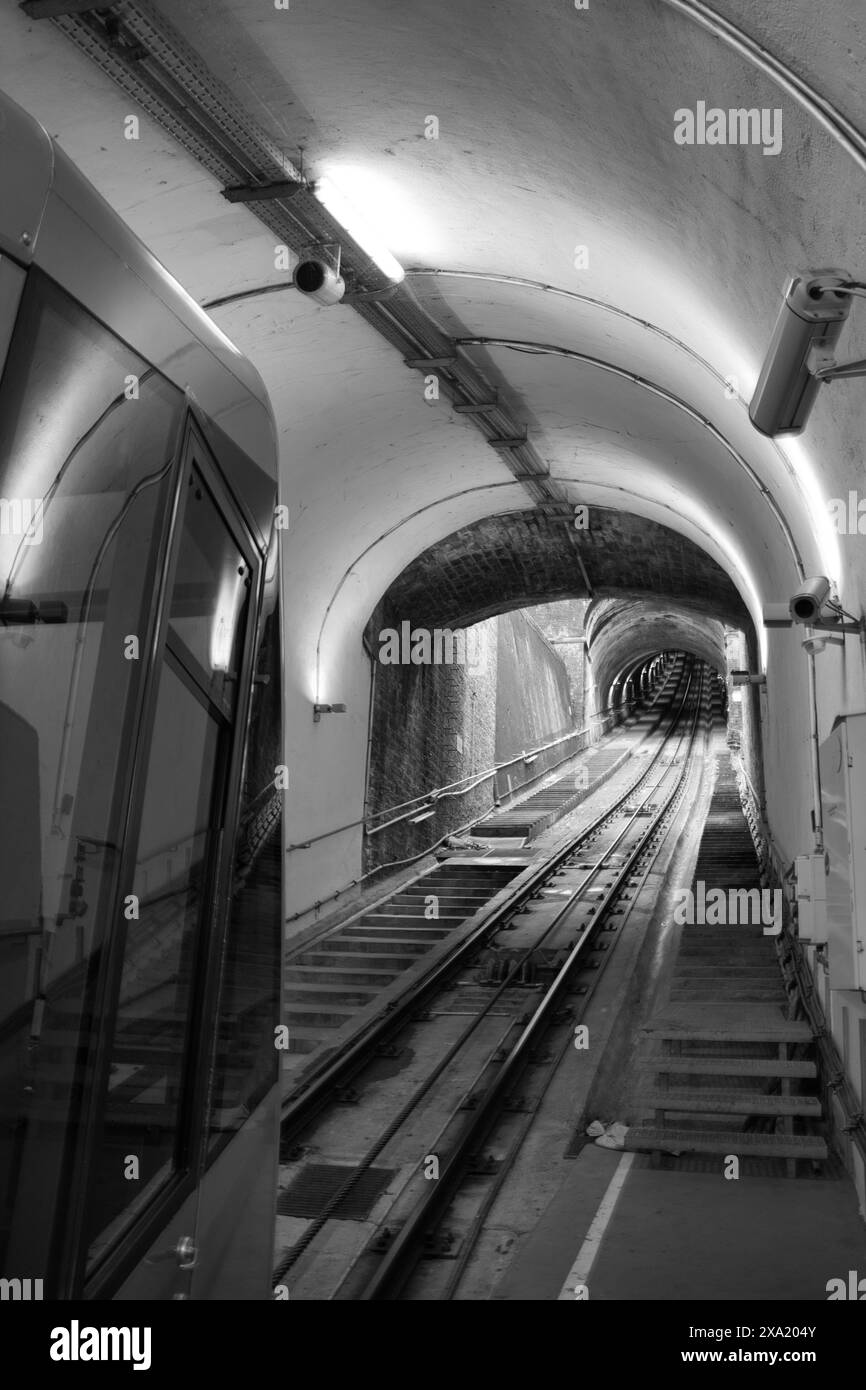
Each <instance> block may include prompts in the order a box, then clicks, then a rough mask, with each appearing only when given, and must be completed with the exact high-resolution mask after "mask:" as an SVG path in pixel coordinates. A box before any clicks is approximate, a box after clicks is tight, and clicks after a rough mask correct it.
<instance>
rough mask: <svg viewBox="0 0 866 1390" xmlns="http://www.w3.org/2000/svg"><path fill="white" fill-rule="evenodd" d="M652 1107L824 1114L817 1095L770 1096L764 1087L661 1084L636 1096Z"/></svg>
mask: <svg viewBox="0 0 866 1390" xmlns="http://www.w3.org/2000/svg"><path fill="white" fill-rule="evenodd" d="M636 1103H637V1104H638V1105H645V1106H646V1107H647V1108H648V1109H651V1110H668V1111H671V1112H674V1113H680V1114H687V1113H693V1114H696V1115H808V1116H810V1117H811V1118H812V1119H813V1120H820V1118H821V1102H820V1100H818V1098H817V1096H768V1095H765V1094H764V1092H763V1091H714V1090H709V1089H708V1090H705V1091H690V1090H688V1089H687V1088H686V1087H683V1088H682V1089H678V1088H677V1087H673V1088H670V1087H665V1088H661V1087H658V1088H656V1089H655V1090H648V1091H643V1092H642V1093H641V1094H640V1095H639V1096H637V1097H636Z"/></svg>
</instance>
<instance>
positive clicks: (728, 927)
mask: <svg viewBox="0 0 866 1390" xmlns="http://www.w3.org/2000/svg"><path fill="white" fill-rule="evenodd" d="M771 925H772V923H771V922H766V923H762V922H731V923H728V924H725V923H724V922H720V923H718V924H715V925H711V924H710V923H709V922H707V923H702V922H694V923H689V922H686V923H684V925H683V932H682V936H681V937H680V941H681V942H682V943H684V942H686V941H714V942H715V941H719V942H724V941H731V940H733V941H736V940H740V941H764V940H766V941H769V940H770V937H769V936H768V937H765V936H764V927H765V926H768V927H769V926H771Z"/></svg>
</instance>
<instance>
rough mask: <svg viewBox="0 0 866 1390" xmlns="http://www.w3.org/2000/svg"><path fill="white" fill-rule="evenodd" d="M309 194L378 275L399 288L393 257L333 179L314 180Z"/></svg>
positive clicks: (398, 270) (401, 272)
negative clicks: (353, 242)
mask: <svg viewBox="0 0 866 1390" xmlns="http://www.w3.org/2000/svg"><path fill="white" fill-rule="evenodd" d="M313 192H314V193H315V195H316V197H317V198H318V200H319V202H320V203H321V204H322V206H323V207H324V208H326V209H327V210H328V212H329V213H330V214H331V216H332V217H333V218H334V221H335V222H339V224H340V226H341V227H343V228H345V230H346V231H347V232H348V233H349V236H350V237H351V238H352V240H353V241H356V242H357V243H358V245H359V246H360V247H361V248H362V250H364V251H366V253H367V255H368V256H369V257H370V259H371V260H372V261H375V263H376V265H377V266H378V267H379V269H380V270H381V272H382V274H383V275H387V277H388V279H389V280H392V281H393V282H394V283H395V284H399V283H400V281H401V280H402V279H403V277H404V275H405V271H404V270H403V267H402V266H401V264H400V262H399V261H398V260H397V259H396V257H395V256H392V254H391V252H390V251H389V250H388V248H387V246H386V245H385V243H384V241H383V240H382V238H381V237H380V235H379V233H378V232H377V231H376V229H375V228H374V227H372V226H371V225H370V223H369V222H368V221H367V219H366V218H365V217H364V216H362V214H361V213H360V212H358V210H357V208H356V207H355V206H354V204H353V203H352V202H351V201H350V200H349V199H348V198H347V197H346V195H345V194H344V193H342V192H341V190H340V189H339V188H338V187H337V186H336V184H335V183H334V181H333V179H330V178H328V177H327V176H325V177H323V178H321V179H317V180H316V182H315V184H314V185H313Z"/></svg>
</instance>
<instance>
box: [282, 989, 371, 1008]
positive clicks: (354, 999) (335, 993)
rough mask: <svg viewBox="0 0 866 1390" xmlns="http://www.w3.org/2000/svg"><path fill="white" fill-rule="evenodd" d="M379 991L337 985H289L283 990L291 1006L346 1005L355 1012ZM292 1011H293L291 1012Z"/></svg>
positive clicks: (284, 996)
mask: <svg viewBox="0 0 866 1390" xmlns="http://www.w3.org/2000/svg"><path fill="white" fill-rule="evenodd" d="M378 992H379V991H378V990H377V989H375V988H374V989H366V990H365V989H353V990H349V989H346V988H345V987H343V988H342V989H341V988H340V986H339V985H338V984H336V983H333V984H321V985H312V984H303V985H288V986H286V988H285V989H284V990H283V998H284V999H285V1000H286V1002H287V1003H288V1004H290V1005H293V1004H302V1003H305V1002H307V1001H308V1002H309V1003H310V1004H338V1005H340V1004H344V1005H346V1007H347V1008H348V1009H349V1010H351V1011H352V1012H354V1011H355V1010H356V1009H361V1008H363V1007H364V1006H365V1005H366V1004H369V1003H370V1001H371V1000H372V999H375V998H376V995H377V994H378ZM290 1011H291V1010H290Z"/></svg>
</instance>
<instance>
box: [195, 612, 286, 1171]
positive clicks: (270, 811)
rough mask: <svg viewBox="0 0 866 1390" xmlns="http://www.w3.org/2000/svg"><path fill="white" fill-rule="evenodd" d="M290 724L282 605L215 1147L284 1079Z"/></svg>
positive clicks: (262, 671)
mask: <svg viewBox="0 0 866 1390" xmlns="http://www.w3.org/2000/svg"><path fill="white" fill-rule="evenodd" d="M280 730H281V693H280V615H279V606H278V605H277V604H274V605H273V607H272V609H271V612H270V614H269V615H268V617H267V618H266V620H265V621H264V623H263V629H262V635H261V641H260V643H259V655H258V663H257V671H256V682H255V684H254V686H253V706H252V712H251V717H250V728H249V734H248V737H247V740H246V748H247V757H246V765H245V768H244V780H243V796H242V807H241V818H240V825H239V829H238V835H237V840H236V846H235V859H234V865H233V876H232V885H231V896H230V912H229V923H228V935H227V941H226V949H225V953H224V960H223V969H222V987H221V991H220V1004H219V1021H218V1026H217V1054H216V1065H215V1068H214V1084H213V1091H212V1102H211V1116H210V1128H211V1134H210V1148H211V1152H212V1153H215V1152H216V1150H217V1149H218V1148H219V1146H220V1142H221V1140H222V1139H223V1138H224V1136H226V1135H227V1134H231V1133H233V1132H234V1130H236V1129H238V1128H239V1127H240V1126H241V1124H243V1122H244V1120H245V1119H246V1118H247V1116H248V1115H250V1114H251V1113H252V1111H253V1110H254V1109H255V1107H256V1105H257V1104H258V1103H259V1101H260V1100H261V1099H262V1098H263V1096H264V1095H265V1094H266V1093H267V1092H268V1091H269V1090H270V1088H271V1087H272V1086H273V1085H274V1084H275V1083H276V1081H277V1078H278V1065H277V1059H278V1057H279V1053H278V1052H277V1050H276V1048H275V1047H274V1027H275V1025H276V1024H277V1023H278V1022H279V1016H278V1007H279V998H278V980H279V961H280V950H281V943H282V915H281V902H282V898H281V886H282V880H281V871H282V862H283V842H282V833H281V832H282V819H281V813H282V802H283V793H282V792H281V791H277V790H275V784H274V769H275V767H276V766H277V765H278V764H279V763H280V761H281V757H282V755H281V752H280Z"/></svg>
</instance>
